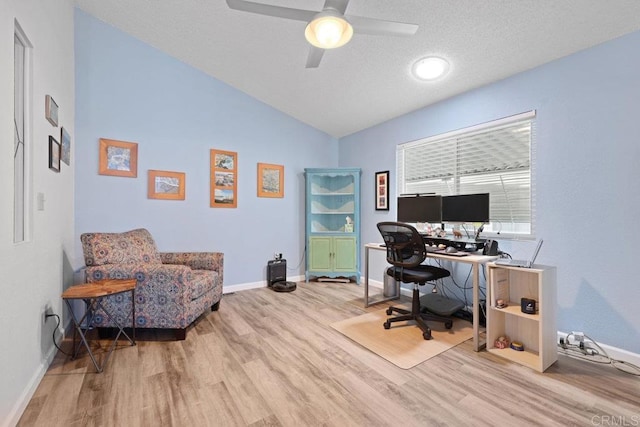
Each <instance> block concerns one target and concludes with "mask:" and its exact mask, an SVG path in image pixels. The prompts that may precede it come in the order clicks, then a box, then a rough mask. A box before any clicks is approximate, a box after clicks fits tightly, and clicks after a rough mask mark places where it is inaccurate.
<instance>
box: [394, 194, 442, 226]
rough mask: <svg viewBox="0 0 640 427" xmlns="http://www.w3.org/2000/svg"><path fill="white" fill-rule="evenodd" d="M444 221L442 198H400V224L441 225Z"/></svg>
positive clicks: (430, 196) (416, 196)
mask: <svg viewBox="0 0 640 427" xmlns="http://www.w3.org/2000/svg"><path fill="white" fill-rule="evenodd" d="M441 220H442V196H436V195H410V196H409V195H407V196H400V197H398V221H399V222H412V223H417V222H429V223H439V222H441Z"/></svg>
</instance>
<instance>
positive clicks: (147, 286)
mask: <svg viewBox="0 0 640 427" xmlns="http://www.w3.org/2000/svg"><path fill="white" fill-rule="evenodd" d="M80 241H81V242H82V249H83V252H84V260H85V264H86V279H87V282H96V281H99V280H104V279H130V278H135V279H136V280H137V281H138V282H137V284H136V288H135V299H136V301H135V303H136V304H135V307H136V312H135V325H136V328H162V329H173V330H175V333H176V338H177V339H185V337H186V330H187V327H188V326H189V325H191V323H193V321H194V320H195V319H196V318H198V317H199V316H200V315H202V314H203V313H205V312H206V311H207V310H208V309H209V308H211V310H213V311H215V310H217V309H218V307H219V306H220V299H221V298H222V278H223V260H224V254H222V253H220V252H158V250H157V248H156V244H155V242H154V241H153V237H151V234H150V233H149V231H147V230H146V229H143V228H141V229H137V230H132V231H127V232H124V233H84V234H82V235H81V236H80ZM103 304H104V305H105V306H106V307H107V310H109V313H111V314H112V315H113V316H114V317H115V319H116V321H117V322H118V323H119V324H121V325H131V316H130V313H131V305H132V304H131V295H130V293H124V294H118V295H114V296H110V297H106V298H105V300H104V301H103ZM93 324H94V326H97V327H114V326H116V325H115V324H112V322H111V320H110V319H109V317H108V316H105V315H104V313H102V312H100V311H97V312H96V314H95V317H94V320H93Z"/></svg>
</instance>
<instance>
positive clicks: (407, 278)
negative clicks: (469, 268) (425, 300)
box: [378, 222, 453, 340]
mask: <svg viewBox="0 0 640 427" xmlns="http://www.w3.org/2000/svg"><path fill="white" fill-rule="evenodd" d="M378 230H380V234H382V238H383V239H384V243H385V245H386V247H387V262H388V263H389V264H391V265H392V266H391V267H389V268H388V269H387V274H388V275H389V276H391V277H393V278H394V279H395V280H400V281H401V282H403V283H413V284H414V286H413V297H412V300H411V311H409V310H406V309H404V308H398V307H389V308H388V309H387V314H388V315H391V314H393V313H394V312H396V313H400V314H401V315H400V316H396V317H392V318H389V319H387V321H386V322H384V328H385V329H389V328H390V327H391V323H393V322H401V321H405V320H414V321H415V322H416V324H417V325H418V326H419V327H420V329H421V330H422V336H423V338H424V339H425V340H429V339H431V328H429V326H428V325H427V324H426V323H425V321H428V320H435V321H439V322H444V326H445V328H447V329H451V327H452V326H453V321H452V320H451V319H450V318H447V317H443V316H438V315H435V314H432V313H421V312H420V292H419V291H418V286H422V285H424V284H425V283H427V282H431V281H435V280H438V279H442V278H444V277H448V276H450V275H451V273H450V272H449V270H445V269H444V268H440V267H436V266H433V265H424V264H422V262H423V261H424V260H425V258H426V257H427V251H426V249H425V245H424V241H423V240H422V236H421V235H420V233H418V230H416V229H415V227H412V226H411V225H409V224H405V223H402V222H380V223H378Z"/></svg>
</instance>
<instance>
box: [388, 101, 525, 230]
mask: <svg viewBox="0 0 640 427" xmlns="http://www.w3.org/2000/svg"><path fill="white" fill-rule="evenodd" d="M534 123H535V111H531V112H527V113H523V114H519V115H516V116H511V117H507V118H504V119H500V120H495V121H493V122H489V123H484V124H481V125H477V126H473V127H470V128H465V129H461V130H457V131H454V132H449V133H446V134H443V135H437V136H434V137H430V138H426V139H422V140H419V141H413V142H409V143H406V144H401V145H399V146H398V148H397V153H396V154H397V156H396V157H397V172H398V177H397V180H396V182H397V183H398V194H415V193H435V194H441V195H443V196H448V195H456V194H475V193H490V205H491V206H490V217H491V223H490V224H488V225H485V227H484V231H485V234H486V233H489V234H491V233H497V232H500V234H501V235H503V234H504V235H508V234H517V235H531V234H533V232H534V227H533V225H534V224H533V218H534V217H533V212H534V197H533V196H534V191H533V186H532V170H533V168H532V164H533V157H534V155H533V153H534V150H533V143H532V142H533V137H534Z"/></svg>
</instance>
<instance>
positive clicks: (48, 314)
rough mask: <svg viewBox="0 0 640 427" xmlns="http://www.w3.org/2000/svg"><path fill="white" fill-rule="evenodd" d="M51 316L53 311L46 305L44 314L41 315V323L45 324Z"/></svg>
mask: <svg viewBox="0 0 640 427" xmlns="http://www.w3.org/2000/svg"><path fill="white" fill-rule="evenodd" d="M51 316H53V310H52V309H51V307H49V306H48V305H47V306H46V307H45V308H44V312H43V314H42V322H43V323H47V320H48V319H49V317H51Z"/></svg>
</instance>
